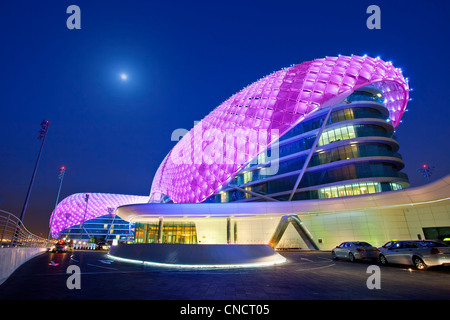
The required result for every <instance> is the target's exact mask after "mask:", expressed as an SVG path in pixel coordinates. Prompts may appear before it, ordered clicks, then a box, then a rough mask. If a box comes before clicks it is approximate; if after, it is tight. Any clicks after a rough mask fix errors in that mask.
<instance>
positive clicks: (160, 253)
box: [109, 243, 286, 267]
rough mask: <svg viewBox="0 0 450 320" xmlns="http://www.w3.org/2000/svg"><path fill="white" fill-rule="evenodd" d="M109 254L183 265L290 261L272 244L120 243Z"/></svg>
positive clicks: (225, 264) (226, 265) (235, 264)
mask: <svg viewBox="0 0 450 320" xmlns="http://www.w3.org/2000/svg"><path fill="white" fill-rule="evenodd" d="M109 255H110V257H112V258H122V259H129V260H133V261H135V262H141V263H144V262H147V263H154V264H162V265H167V266H182V267H189V266H193V267H200V266H206V267H239V266H243V267H245V266H266V265H274V264H278V263H283V262H285V261H286V259H285V258H284V257H283V256H282V255H280V254H279V253H277V252H275V251H274V250H273V249H272V247H271V246H269V245H263V244H261V245H255V244H254V245H245V244H230V245H226V244H159V243H139V244H119V245H117V246H112V247H111V249H110V251H109Z"/></svg>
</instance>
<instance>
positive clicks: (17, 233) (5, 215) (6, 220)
mask: <svg viewBox="0 0 450 320" xmlns="http://www.w3.org/2000/svg"><path fill="white" fill-rule="evenodd" d="M48 245H49V243H48V241H47V239H45V238H42V237H39V236H37V235H35V234H33V233H31V232H30V231H28V229H27V228H26V227H25V225H24V224H23V223H22V221H20V219H19V218H17V217H16V216H15V215H13V214H12V213H10V212H7V211H4V210H0V247H1V248H10V247H28V248H44V247H47V246H48Z"/></svg>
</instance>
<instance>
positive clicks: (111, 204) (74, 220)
mask: <svg viewBox="0 0 450 320" xmlns="http://www.w3.org/2000/svg"><path fill="white" fill-rule="evenodd" d="M85 199H86V193H76V194H73V195H71V196H69V197H67V198H65V199H64V200H62V201H61V202H60V203H59V204H58V205H57V207H56V210H54V211H53V213H52V217H51V218H50V225H52V224H53V225H52V226H51V230H50V232H51V235H52V236H53V237H54V238H57V237H58V236H59V233H60V232H61V231H62V230H64V229H66V228H70V227H73V226H75V225H79V224H81V223H82V222H83V221H87V220H91V219H94V218H97V217H101V216H104V215H107V214H109V212H108V209H112V210H113V211H115V209H116V208H117V207H119V206H123V205H127V204H136V203H145V202H147V201H148V197H143V196H133V195H122V194H106V193H89V199H88V201H87V202H86V200H85ZM86 205H87V208H86ZM85 213H86V216H85ZM52 220H53V223H52Z"/></svg>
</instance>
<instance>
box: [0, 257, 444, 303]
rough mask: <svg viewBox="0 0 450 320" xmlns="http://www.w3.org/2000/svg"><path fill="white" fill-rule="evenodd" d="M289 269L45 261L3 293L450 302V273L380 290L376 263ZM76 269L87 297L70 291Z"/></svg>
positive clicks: (393, 280) (391, 280)
mask: <svg viewBox="0 0 450 320" xmlns="http://www.w3.org/2000/svg"><path fill="white" fill-rule="evenodd" d="M280 253H281V254H282V255H284V256H285V257H286V258H287V259H288V262H287V263H285V264H282V265H277V266H272V267H263V268H236V269H201V270H199V269H188V268H185V269H183V268H165V267H154V266H146V265H141V264H133V263H128V262H121V261H115V260H111V259H110V258H109V257H108V256H107V255H106V252H100V251H74V252H69V253H45V254H42V255H40V256H37V257H35V258H33V259H32V260H30V261H28V262H27V263H25V264H24V265H22V266H21V267H20V268H19V269H17V270H16V272H14V273H13V274H12V275H11V276H10V277H9V279H8V280H6V281H5V282H4V283H3V284H2V285H1V286H0V299H1V300H6V299H14V300H49V299H52V300H55V299H56V300H73V299H81V300H98V299H121V300H223V299H224V300H293V299H295V300H341V299H346V300H348V299H350V300H362V299H382V300H386V299H388V300H392V299H395V300H397V299H400V300H411V299H420V300H422V299H432V300H436V299H439V300H441V299H448V297H450V268H448V267H445V268H444V267H442V268H430V269H429V270H427V271H416V270H412V269H410V268H408V267H399V266H379V268H380V269H379V270H380V278H379V279H380V281H379V284H380V289H376V288H375V289H369V288H368V287H367V280H368V278H369V277H370V276H371V275H372V274H371V273H368V267H369V266H371V265H372V263H371V262H356V263H352V262H348V261H342V260H332V259H331V255H330V253H329V252H280ZM69 265H76V266H78V267H79V268H80V269H79V270H80V271H81V274H80V278H79V279H80V289H69V288H68V287H67V280H68V278H69V277H70V276H71V275H72V274H68V273H67V272H66V271H67V268H68V266H69Z"/></svg>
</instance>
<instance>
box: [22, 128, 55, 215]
mask: <svg viewBox="0 0 450 320" xmlns="http://www.w3.org/2000/svg"><path fill="white" fill-rule="evenodd" d="M49 124H50V122H48V121H47V120H43V121H42V123H41V130H39V137H38V139H39V140H42V143H41V149H40V150H39V155H38V158H37V160H36V164H35V166H34V171H33V176H32V177H31V182H30V185H29V187H28V192H27V197H26V198H25V203H24V205H23V209H22V213H21V214H20V221H21V222H22V223H23V219H24V218H25V211H26V210H27V206H28V200H29V199H30V194H31V189H32V188H33V183H34V178H35V176H36V171H37V167H38V165H39V160H40V159H41V153H42V148H43V147H44V142H45V137H46V136H47V131H48V126H49Z"/></svg>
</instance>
